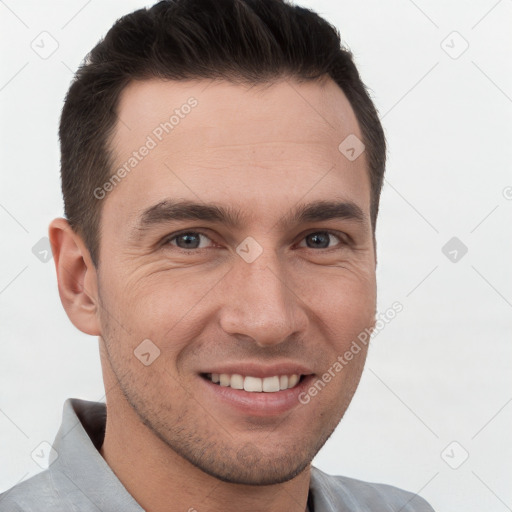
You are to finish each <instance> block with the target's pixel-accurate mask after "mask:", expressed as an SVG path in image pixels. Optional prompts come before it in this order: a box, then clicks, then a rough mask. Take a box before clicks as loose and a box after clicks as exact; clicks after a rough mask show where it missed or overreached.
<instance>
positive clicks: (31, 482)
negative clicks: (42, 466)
mask: <svg viewBox="0 0 512 512" xmlns="http://www.w3.org/2000/svg"><path fill="white" fill-rule="evenodd" d="M64 480H66V478H65V476H64V475H62V474H60V473H56V472H54V471H50V470H48V469H46V470H44V471H42V472H41V473H38V474H37V475H34V476H32V477H30V478H28V479H27V480H24V481H23V482H20V483H19V484H17V485H15V486H14V487H11V489H8V490H7V491H5V492H3V493H2V494H0V512H45V511H52V512H75V511H77V509H76V508H75V507H74V506H73V500H72V497H73V494H74V492H73V489H70V488H69V487H68V486H67V485H66V482H65V481H64ZM74 491H75V492H76V491H77V489H74Z"/></svg>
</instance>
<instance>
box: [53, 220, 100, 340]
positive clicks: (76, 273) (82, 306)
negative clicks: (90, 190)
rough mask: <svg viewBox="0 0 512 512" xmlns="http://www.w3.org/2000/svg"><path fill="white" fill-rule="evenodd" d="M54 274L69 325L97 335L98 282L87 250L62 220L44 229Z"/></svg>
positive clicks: (98, 328) (66, 222) (98, 331)
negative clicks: (51, 255)
mask: <svg viewBox="0 0 512 512" xmlns="http://www.w3.org/2000/svg"><path fill="white" fill-rule="evenodd" d="M48 237H49V239H50V243H51V245H52V252H53V259H54V261H55V269H56V271H57V281H58V286H59V295H60V300H61V302H62V305H63V306H64V309H65V310H66V313H67V315H68V317H69V319H70V320H71V322H72V323H73V325H74V326H75V327H76V328H77V329H79V330H80V331H82V332H84V333H86V334H90V335H91V336H99V335H100V322H99V318H98V317H99V315H98V282H97V273H96V268H95V267H94V265H93V263H92V260H91V257H90V254H89V251H88V250H87V248H86V247H85V244H84V243H83V241H82V239H81V237H80V236H79V235H78V234H77V233H75V232H74V231H73V229H72V228H71V226H70V225H69V222H68V221H67V220H66V219H63V218H57V219H54V220H53V221H52V222H51V223H50V226H49V228H48Z"/></svg>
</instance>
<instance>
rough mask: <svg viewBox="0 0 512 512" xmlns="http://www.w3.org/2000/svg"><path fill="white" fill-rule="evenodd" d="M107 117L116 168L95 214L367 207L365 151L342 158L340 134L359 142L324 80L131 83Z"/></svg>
mask: <svg viewBox="0 0 512 512" xmlns="http://www.w3.org/2000/svg"><path fill="white" fill-rule="evenodd" d="M117 114H118V121H117V125H116V128H115V131H114V136H113V139H112V141H111V147H112V150H113V154H114V158H115V160H114V169H113V173H114V174H115V173H118V171H119V170H120V169H124V172H121V173H120V174H121V175H122V179H121V180H117V181H116V184H115V185H114V187H113V190H112V191H111V192H109V194H108V196H107V201H106V204H105V205H104V212H103V216H106V217H108V216H109V215H115V216H117V217H122V218H123V220H124V222H125V223H130V222H131V223H134V222H136V221H137V217H140V215H141V214H142V212H144V211H145V210H147V208H148V207H150V206H151V205H153V204H157V203H159V202H160V201H162V200H164V199H168V198H169V197H171V198H172V197H175V198H179V199H184V200H195V201H196V202H200V201H206V202H207V201H215V202H217V203H221V204H222V203H224V204H226V205H231V206H235V207H236V208H237V209H240V210H244V209H245V210H247V212H249V211H250V213H252V216H253V217H254V219H258V218H259V217H261V215H260V213H261V214H263V213H265V214H266V215H268V213H269V212H270V211H272V210H274V211H275V213H276V215H278V213H279V212H278V209H277V207H278V206H282V209H283V210H286V209H287V206H289V205H291V204H294V203H297V201H298V200H301V202H302V203H304V202H306V199H309V198H310V199H312V200H319V199H320V200H323V199H325V200H328V199H330V198H334V197H336V198H339V197H340V196H341V197H345V198H346V199H348V200H353V201H354V202H356V203H357V204H358V205H359V206H360V207H361V209H362V210H367V209H368V207H369V199H370V189H369V180H368V175H367V168H366V158H365V153H363V154H362V155H361V156H360V157H359V158H357V159H355V160H353V161H351V160H349V159H347V157H346V156H345V155H344V154H342V153H341V152H340V149H339V145H340V143H342V142H343V141H344V140H345V139H346V138H347V137H349V136H350V137H354V136H355V137H357V138H358V139H362V136H361V132H360V128H359V125H358V122H357V119H356V117H355V114H354V112H353V110H352V108H351V106H350V103H349V102H348V100H347V98H346V96H345V95H344V93H343V91H342V90H341V89H340V88H339V87H338V86H337V85H336V84H335V83H334V82H333V81H332V80H330V79H327V80H324V81H321V82H320V81H312V82H306V83H298V82H296V81H293V80H282V81H280V82H277V83H274V84H271V85H270V84H264V85H255V86H251V87H249V86H245V85H236V84H233V83H230V82H226V81H206V80H200V81H182V82H177V81H164V80H156V79H152V80H144V81H134V82H131V83H130V84H129V85H128V86H127V87H126V88H125V89H124V90H123V92H122V95H121V97H120V101H119V104H118V109H117ZM306 196H308V197H306ZM269 209H270V210H269ZM119 227H121V226H119Z"/></svg>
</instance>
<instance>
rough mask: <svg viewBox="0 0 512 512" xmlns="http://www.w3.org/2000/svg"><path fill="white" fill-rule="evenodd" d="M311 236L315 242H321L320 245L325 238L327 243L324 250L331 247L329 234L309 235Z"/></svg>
mask: <svg viewBox="0 0 512 512" xmlns="http://www.w3.org/2000/svg"><path fill="white" fill-rule="evenodd" d="M309 236H310V237H311V238H312V239H313V240H315V242H316V241H319V240H320V244H322V238H323V239H324V242H325V243H324V244H323V247H322V248H326V247H327V246H328V245H329V234H328V233H321V234H318V233H314V234H312V235H309ZM315 246H316V247H319V245H318V244H315Z"/></svg>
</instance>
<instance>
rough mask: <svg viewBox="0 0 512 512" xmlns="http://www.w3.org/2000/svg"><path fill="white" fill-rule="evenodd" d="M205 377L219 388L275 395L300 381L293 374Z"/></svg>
mask: <svg viewBox="0 0 512 512" xmlns="http://www.w3.org/2000/svg"><path fill="white" fill-rule="evenodd" d="M207 377H208V378H209V379H210V380H211V381H212V382H215V383H217V384H220V385H221V386H229V387H232V388H234V389H243V390H245V391H249V392H261V391H264V392H266V393H275V392H276V391H281V390H284V389H290V388H293V387H294V386H295V385H296V384H297V383H298V382H299V379H300V375H298V374H296V373H294V374H292V375H274V376H273V377H265V378H263V379H261V378H260V377H251V376H246V377H244V376H243V375H240V374H238V373H234V374H233V375H229V374H228V373H208V374H207Z"/></svg>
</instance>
